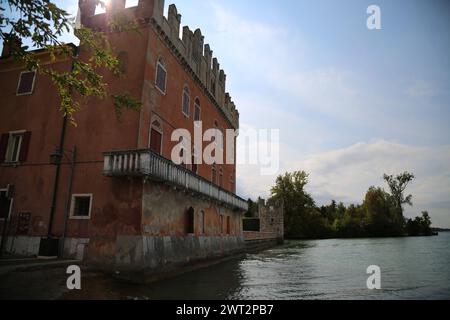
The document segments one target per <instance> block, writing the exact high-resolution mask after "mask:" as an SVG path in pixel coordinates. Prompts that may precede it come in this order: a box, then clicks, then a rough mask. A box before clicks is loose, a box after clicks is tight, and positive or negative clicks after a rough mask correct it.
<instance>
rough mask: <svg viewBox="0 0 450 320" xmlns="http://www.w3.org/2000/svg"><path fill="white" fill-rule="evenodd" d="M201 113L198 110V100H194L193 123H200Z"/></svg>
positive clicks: (199, 109)
mask: <svg viewBox="0 0 450 320" xmlns="http://www.w3.org/2000/svg"><path fill="white" fill-rule="evenodd" d="M201 113H202V110H201V108H200V100H199V99H198V98H196V99H195V102H194V121H195V122H198V121H202V120H201V116H202V115H201Z"/></svg>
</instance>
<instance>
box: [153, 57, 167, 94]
mask: <svg viewBox="0 0 450 320" xmlns="http://www.w3.org/2000/svg"><path fill="white" fill-rule="evenodd" d="M166 85H167V70H166V67H165V66H164V61H163V59H162V58H159V59H158V61H157V62H156V75H155V86H156V88H157V89H158V90H159V91H161V93H163V94H165V93H166Z"/></svg>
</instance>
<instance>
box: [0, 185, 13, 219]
mask: <svg viewBox="0 0 450 320" xmlns="http://www.w3.org/2000/svg"><path fill="white" fill-rule="evenodd" d="M0 192H5V193H6V192H8V189H6V188H2V189H0ZM9 200H11V202H10V203H9V212H8V217H7V218H6V221H8V220H9V218H11V213H12V208H13V204H14V198H10V199H9ZM0 221H5V218H0Z"/></svg>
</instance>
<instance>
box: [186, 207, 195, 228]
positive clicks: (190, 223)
mask: <svg viewBox="0 0 450 320" xmlns="http://www.w3.org/2000/svg"><path fill="white" fill-rule="evenodd" d="M194 233H195V230H194V208H192V207H190V208H189V209H187V211H186V234H194Z"/></svg>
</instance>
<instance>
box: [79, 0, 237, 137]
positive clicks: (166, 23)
mask: <svg viewBox="0 0 450 320" xmlns="http://www.w3.org/2000/svg"><path fill="white" fill-rule="evenodd" d="M79 7H80V10H81V23H82V24H83V25H86V26H89V27H92V28H96V29H103V28H105V27H106V25H107V21H108V19H110V17H111V16H113V15H114V14H116V13H118V12H121V11H122V12H124V13H125V14H126V15H127V16H129V17H134V18H135V19H137V20H138V21H140V22H143V23H147V22H151V23H152V24H153V26H154V27H155V29H156V30H157V31H158V33H159V34H160V37H161V38H162V39H163V40H164V41H165V42H166V43H167V45H168V46H169V47H170V48H171V50H172V51H173V52H174V54H175V55H176V56H177V57H178V58H179V59H180V60H181V61H180V62H181V63H182V64H183V65H184V66H185V68H186V69H188V70H187V71H188V72H189V73H191V75H192V76H193V77H194V78H195V80H197V82H198V83H199V84H200V86H201V87H202V88H203V89H204V90H205V93H206V94H207V95H208V96H209V97H210V99H211V100H212V101H213V102H214V104H215V105H216V106H217V107H218V108H219V109H220V110H221V111H222V112H223V114H224V115H225V117H226V118H227V119H228V121H229V122H230V124H231V125H232V126H233V127H234V128H236V129H237V128H238V127H239V112H238V111H237V109H236V106H235V104H234V102H233V101H232V100H231V96H230V94H229V93H227V92H226V74H225V71H224V70H223V69H220V64H219V61H218V59H217V58H215V57H214V58H213V51H212V50H211V48H210V46H209V44H205V43H204V36H203V35H202V32H201V30H200V29H196V30H195V31H192V30H191V29H190V28H189V27H188V26H184V27H183V29H182V36H181V39H180V28H181V14H179V13H178V10H177V7H176V6H175V5H174V4H171V5H170V6H169V10H168V14H167V17H165V16H164V0H139V3H138V5H137V6H136V7H131V8H125V0H110V1H109V2H108V5H107V7H106V12H105V13H104V14H100V15H95V7H96V5H95V0H79Z"/></svg>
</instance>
